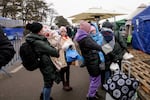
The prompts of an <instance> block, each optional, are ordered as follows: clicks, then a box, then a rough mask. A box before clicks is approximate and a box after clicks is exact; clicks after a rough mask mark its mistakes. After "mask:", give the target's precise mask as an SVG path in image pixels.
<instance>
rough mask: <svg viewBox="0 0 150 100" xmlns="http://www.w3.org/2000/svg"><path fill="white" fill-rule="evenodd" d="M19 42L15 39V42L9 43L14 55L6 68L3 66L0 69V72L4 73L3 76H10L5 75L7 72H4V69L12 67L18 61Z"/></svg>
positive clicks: (19, 40)
mask: <svg viewBox="0 0 150 100" xmlns="http://www.w3.org/2000/svg"><path fill="white" fill-rule="evenodd" d="M21 42H22V40H21V39H16V40H12V41H11V43H12V44H13V46H14V49H15V51H16V54H15V55H14V58H13V59H12V60H11V61H10V62H9V63H8V64H7V65H6V66H3V67H2V69H1V71H3V72H5V74H7V75H8V76H10V75H9V74H8V73H7V71H5V69H6V68H8V67H11V66H13V65H14V64H15V63H17V62H18V61H20V56H19V48H20V45H21Z"/></svg>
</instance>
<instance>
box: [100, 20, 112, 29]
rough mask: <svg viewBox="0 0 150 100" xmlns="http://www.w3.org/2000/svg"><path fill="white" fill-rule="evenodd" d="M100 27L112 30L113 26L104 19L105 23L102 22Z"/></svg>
mask: <svg viewBox="0 0 150 100" xmlns="http://www.w3.org/2000/svg"><path fill="white" fill-rule="evenodd" d="M102 27H103V28H104V27H105V28H109V29H112V28H113V25H112V23H110V22H109V20H108V19H106V21H105V22H103V24H102Z"/></svg>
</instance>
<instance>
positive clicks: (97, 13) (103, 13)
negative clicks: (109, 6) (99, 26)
mask: <svg viewBox="0 0 150 100" xmlns="http://www.w3.org/2000/svg"><path fill="white" fill-rule="evenodd" d="M118 15H125V14H124V13H119V12H114V11H108V10H105V9H102V8H90V9H88V10H86V11H84V12H82V13H79V14H76V15H73V16H70V17H69V18H72V19H73V20H72V21H73V22H77V21H80V20H95V19H96V18H99V19H107V18H111V17H114V16H118Z"/></svg>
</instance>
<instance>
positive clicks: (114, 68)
mask: <svg viewBox="0 0 150 100" xmlns="http://www.w3.org/2000/svg"><path fill="white" fill-rule="evenodd" d="M110 70H111V71H116V70H119V65H118V63H114V62H112V63H111V65H110Z"/></svg>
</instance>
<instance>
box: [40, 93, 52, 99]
mask: <svg viewBox="0 0 150 100" xmlns="http://www.w3.org/2000/svg"><path fill="white" fill-rule="evenodd" d="M49 99H50V100H54V99H53V98H52V97H50V98H49ZM40 100H43V93H41V95H40Z"/></svg>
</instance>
